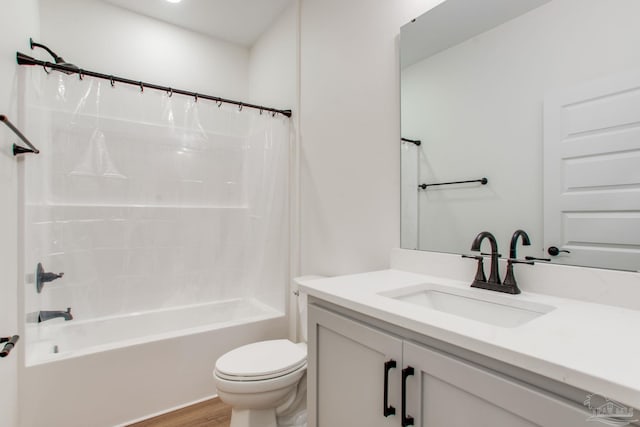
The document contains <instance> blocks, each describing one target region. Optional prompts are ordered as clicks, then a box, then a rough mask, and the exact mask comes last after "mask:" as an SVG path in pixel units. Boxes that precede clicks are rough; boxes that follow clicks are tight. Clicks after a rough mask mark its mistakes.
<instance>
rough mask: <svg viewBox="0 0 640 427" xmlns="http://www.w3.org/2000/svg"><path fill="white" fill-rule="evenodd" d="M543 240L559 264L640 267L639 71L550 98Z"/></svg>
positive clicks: (547, 104)
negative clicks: (556, 251) (554, 248)
mask: <svg viewBox="0 0 640 427" xmlns="http://www.w3.org/2000/svg"><path fill="white" fill-rule="evenodd" d="M544 242H545V248H546V249H547V250H548V248H550V247H556V248H558V249H560V250H562V251H563V252H560V253H559V254H558V255H555V256H554V255H553V253H555V252H554V251H553V249H552V250H551V251H550V252H551V253H550V254H549V255H551V258H552V259H553V261H554V262H558V263H566V264H572V265H588V266H595V267H603V268H616V269H622V270H634V271H637V270H640V70H639V71H637V72H634V73H626V74H621V75H615V76H610V77H607V78H603V79H600V80H596V81H592V82H589V83H586V84H583V85H580V86H577V87H574V88H571V89H566V90H562V91H558V92H556V93H553V94H550V95H548V96H547V97H546V99H545V103H544ZM564 251H568V252H564Z"/></svg>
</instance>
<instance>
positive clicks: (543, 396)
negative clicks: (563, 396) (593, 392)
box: [403, 342, 593, 427]
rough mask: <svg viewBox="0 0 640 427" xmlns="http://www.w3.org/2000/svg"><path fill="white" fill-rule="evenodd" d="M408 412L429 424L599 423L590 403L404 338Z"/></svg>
mask: <svg viewBox="0 0 640 427" xmlns="http://www.w3.org/2000/svg"><path fill="white" fill-rule="evenodd" d="M403 355H404V366H403V368H406V367H407V366H410V367H413V369H414V375H411V376H409V377H407V380H406V388H407V391H406V396H407V413H408V415H409V416H413V418H414V423H413V425H415V426H425V427H427V426H428V427H469V426H474V427H496V426H508V427H530V426H548V427H558V426H562V427H574V426H576V427H577V426H580V427H586V426H587V425H589V426H590V427H593V425H592V424H593V423H588V422H587V418H588V417H589V415H591V414H589V413H587V411H586V410H585V408H580V407H578V406H576V405H574V404H571V403H568V402H565V401H562V400H560V399H559V398H556V397H553V396H552V395H549V394H547V393H545V392H542V391H539V390H537V389H534V388H532V387H531V386H526V385H524V384H522V383H519V382H517V381H515V380H513V379H510V378H507V377H504V376H502V375H500V374H497V373H494V372H491V371H488V370H485V369H483V368H480V367H477V366H474V365H471V364H468V363H466V362H463V361H461V360H458V359H456V358H454V357H451V356H447V355H445V354H443V353H440V352H437V351H434V350H430V349H428V348H426V347H423V346H420V345H416V344H413V343H410V342H405V343H404V354H403Z"/></svg>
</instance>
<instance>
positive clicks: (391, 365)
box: [383, 359, 396, 417]
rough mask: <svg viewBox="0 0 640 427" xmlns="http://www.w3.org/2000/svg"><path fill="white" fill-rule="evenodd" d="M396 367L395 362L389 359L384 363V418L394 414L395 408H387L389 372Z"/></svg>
mask: <svg viewBox="0 0 640 427" xmlns="http://www.w3.org/2000/svg"><path fill="white" fill-rule="evenodd" d="M395 367H396V361H395V360H393V359H391V360H388V361H386V362H384V402H383V405H384V409H383V414H384V416H385V417H388V416H389V415H395V414H396V408H394V407H393V406H389V371H390V370H391V369H393V368H395Z"/></svg>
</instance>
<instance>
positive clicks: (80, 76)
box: [78, 70, 84, 80]
mask: <svg viewBox="0 0 640 427" xmlns="http://www.w3.org/2000/svg"><path fill="white" fill-rule="evenodd" d="M78 78H80V80H84V75H83V74H82V70H79V71H78Z"/></svg>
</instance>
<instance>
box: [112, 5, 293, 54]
mask: <svg viewBox="0 0 640 427" xmlns="http://www.w3.org/2000/svg"><path fill="white" fill-rule="evenodd" d="M103 1H104V2H106V3H110V4H113V5H115V6H118V7H121V8H123V9H127V10H130V11H133V12H136V13H139V14H141V15H145V16H149V17H151V18H155V19H159V20H161V21H164V22H168V23H170V24H174V25H177V26H179V27H183V28H186V29H189V30H192V31H197V32H199V33H203V34H206V35H208V36H211V37H215V38H218V39H222V40H226V41H228V42H231V43H235V44H239V45H242V46H247V47H249V46H252V45H253V44H254V43H255V41H256V40H258V38H259V37H260V35H262V33H263V32H264V31H265V30H266V29H267V28H269V26H270V25H271V24H272V23H273V22H274V21H275V19H276V18H277V17H278V16H279V15H280V14H281V13H282V12H283V11H284V9H285V8H286V7H287V6H288V5H290V4H291V3H292V1H293V0H182V2H180V3H175V4H174V3H169V2H167V1H166V0H136V1H131V0H103Z"/></svg>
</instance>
